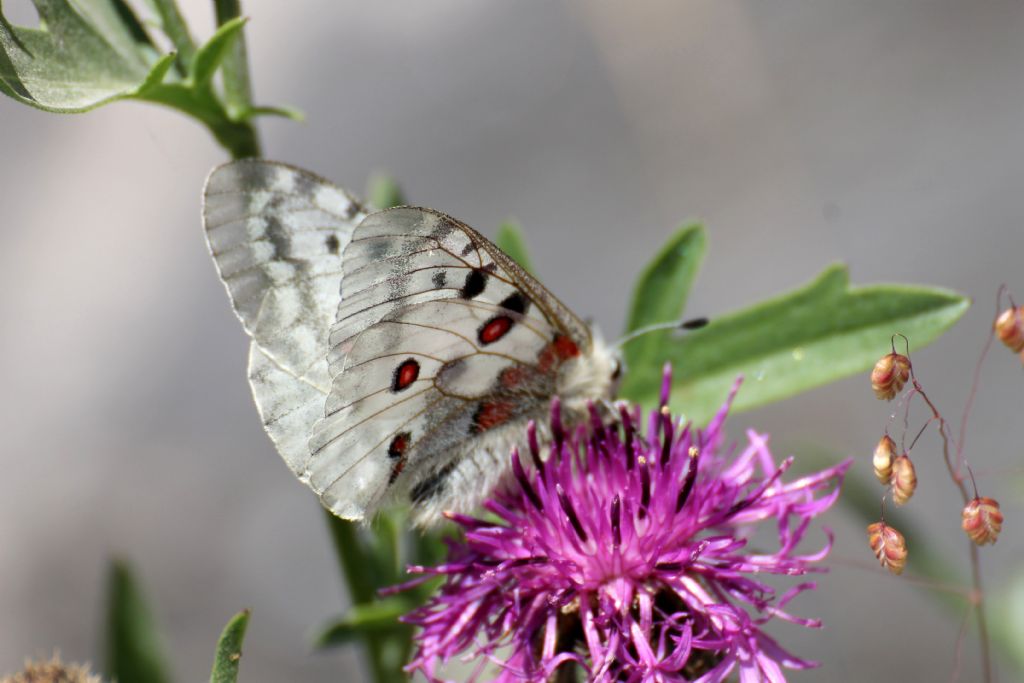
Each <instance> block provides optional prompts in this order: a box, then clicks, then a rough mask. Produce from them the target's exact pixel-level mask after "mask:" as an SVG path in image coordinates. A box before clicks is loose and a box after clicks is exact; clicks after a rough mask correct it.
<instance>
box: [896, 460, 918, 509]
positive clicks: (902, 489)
mask: <svg viewBox="0 0 1024 683" xmlns="http://www.w3.org/2000/svg"><path fill="white" fill-rule="evenodd" d="M915 489H917V472H915V471H914V463H912V462H910V456H908V455H907V454H906V453H904V454H903V455H901V456H900V457H898V458H896V459H895V460H893V461H892V500H893V502H894V503H896V504H897V505H905V504H906V502H907V501H908V500H910V497H911V496H912V495H914V490H915Z"/></svg>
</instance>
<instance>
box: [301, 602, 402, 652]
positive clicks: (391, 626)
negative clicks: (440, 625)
mask: <svg viewBox="0 0 1024 683" xmlns="http://www.w3.org/2000/svg"><path fill="white" fill-rule="evenodd" d="M415 606H416V605H415V603H414V602H412V601H410V600H409V599H408V598H406V597H404V596H391V597H388V598H383V599H381V600H378V601H376V602H372V603H369V604H366V605H353V606H352V607H351V608H350V609H349V610H348V612H347V613H346V614H345V616H343V617H341V618H339V619H336V620H335V621H332V622H330V623H329V624H327V625H325V626H324V627H322V628H321V629H319V631H317V633H316V634H315V635H314V636H313V639H312V641H313V647H315V648H317V649H322V648H328V647H335V646H337V645H342V644H345V643H350V642H352V641H354V640H359V639H362V638H375V639H378V640H379V639H381V637H382V636H383V635H385V634H395V633H396V632H398V631H408V630H411V629H410V628H409V627H408V626H406V625H405V624H402V623H401V622H400V621H398V618H399V617H400V616H402V615H403V614H406V613H407V612H409V611H410V610H412V609H413V608H414V607H415Z"/></svg>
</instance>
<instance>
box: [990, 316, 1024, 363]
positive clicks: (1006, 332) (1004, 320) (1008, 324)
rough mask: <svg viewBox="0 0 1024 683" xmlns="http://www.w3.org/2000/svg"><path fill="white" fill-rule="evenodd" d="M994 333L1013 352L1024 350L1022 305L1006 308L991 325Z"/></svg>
mask: <svg viewBox="0 0 1024 683" xmlns="http://www.w3.org/2000/svg"><path fill="white" fill-rule="evenodd" d="M993 327H995V330H996V334H997V335H999V338H1000V339H1001V340H1002V342H1003V343H1004V344H1006V345H1007V346H1008V347H1010V348H1011V349H1012V350H1013V352H1014V353H1020V352H1021V351H1024V306H1018V307H1017V308H1007V309H1006V310H1005V311H1003V312H1002V313H1000V314H999V317H998V318H996V322H995V324H994V325H993Z"/></svg>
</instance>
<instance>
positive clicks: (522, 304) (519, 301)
mask: <svg viewBox="0 0 1024 683" xmlns="http://www.w3.org/2000/svg"><path fill="white" fill-rule="evenodd" d="M498 305H499V306H501V307H502V308H507V309H508V310H510V311H513V312H514V313H518V314H519V315H525V314H526V311H527V309H529V308H530V300H529V299H527V298H526V297H525V296H523V294H522V292H519V291H515V292H512V293H511V294H509V295H508V296H507V297H505V299H504V300H503V301H502V302H501V303H500V304H498Z"/></svg>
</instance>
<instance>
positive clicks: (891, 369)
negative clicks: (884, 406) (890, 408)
mask: <svg viewBox="0 0 1024 683" xmlns="http://www.w3.org/2000/svg"><path fill="white" fill-rule="evenodd" d="M909 378H910V359H909V358H907V357H906V356H904V355H902V354H899V353H890V354H888V355H885V356H882V359H881V360H879V361H878V362H877V363H875V369H874V370H872V371H871V388H872V389H874V390H875V396H877V397H878V398H879V399H881V400H883V401H891V400H892V399H893V397H894V396H896V394H898V393H899V391H900V389H902V388H903V385H904V384H906V383H907V380H908V379H909Z"/></svg>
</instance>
